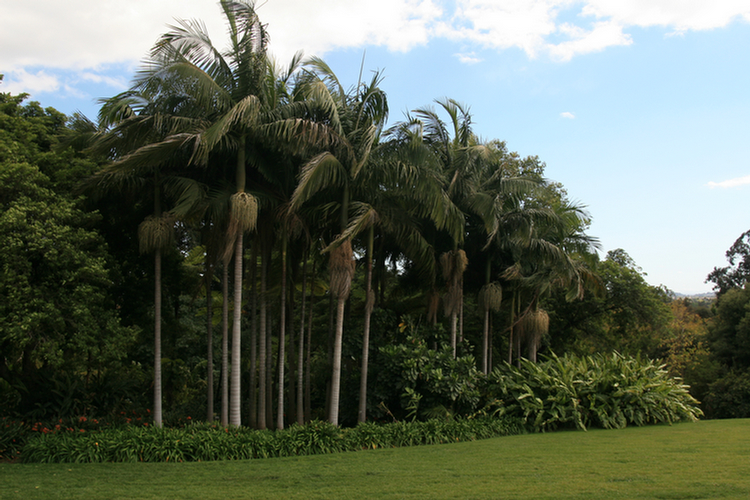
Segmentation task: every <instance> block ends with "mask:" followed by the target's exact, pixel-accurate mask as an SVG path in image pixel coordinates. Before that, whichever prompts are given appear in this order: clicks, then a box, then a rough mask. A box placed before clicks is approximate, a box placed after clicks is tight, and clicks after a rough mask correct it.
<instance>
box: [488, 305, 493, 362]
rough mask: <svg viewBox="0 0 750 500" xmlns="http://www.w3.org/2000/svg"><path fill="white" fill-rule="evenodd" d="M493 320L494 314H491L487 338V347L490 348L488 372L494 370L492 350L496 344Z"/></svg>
mask: <svg viewBox="0 0 750 500" xmlns="http://www.w3.org/2000/svg"><path fill="white" fill-rule="evenodd" d="M492 320H493V318H492V315H490V333H489V335H488V337H489V338H488V339H487V346H488V347H487V349H488V353H487V373H489V372H491V371H492V362H493V361H492V351H493V349H492V346H493V345H494V331H493V329H492V323H493V321H492Z"/></svg>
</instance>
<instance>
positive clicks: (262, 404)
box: [258, 242, 268, 429]
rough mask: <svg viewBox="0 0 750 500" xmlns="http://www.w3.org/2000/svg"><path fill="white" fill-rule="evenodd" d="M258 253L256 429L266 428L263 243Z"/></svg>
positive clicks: (265, 270) (265, 271) (265, 264)
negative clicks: (258, 310) (258, 298)
mask: <svg viewBox="0 0 750 500" xmlns="http://www.w3.org/2000/svg"><path fill="white" fill-rule="evenodd" d="M261 245H262V246H261V251H260V338H259V339H258V349H259V351H260V352H259V353H258V429H265V428H266V354H267V350H266V347H267V345H266V337H267V331H266V328H267V326H268V322H267V321H266V315H267V304H266V285H267V284H266V278H267V274H268V253H267V251H266V244H265V242H261Z"/></svg>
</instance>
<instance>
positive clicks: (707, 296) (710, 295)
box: [674, 292, 716, 302]
mask: <svg viewBox="0 0 750 500" xmlns="http://www.w3.org/2000/svg"><path fill="white" fill-rule="evenodd" d="M674 295H675V297H677V298H678V299H690V300H692V301H695V302H713V301H714V300H716V294H715V293H714V292H706V293H692V294H685V293H675V294H674Z"/></svg>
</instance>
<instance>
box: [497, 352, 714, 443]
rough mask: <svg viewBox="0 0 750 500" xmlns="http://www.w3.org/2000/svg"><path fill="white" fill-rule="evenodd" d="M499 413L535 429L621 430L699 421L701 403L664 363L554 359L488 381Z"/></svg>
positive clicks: (505, 369) (503, 371)
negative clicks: (597, 428)
mask: <svg viewBox="0 0 750 500" xmlns="http://www.w3.org/2000/svg"><path fill="white" fill-rule="evenodd" d="M488 384H489V387H488V395H490V396H494V397H496V398H497V400H498V401H497V404H498V405H499V409H498V413H499V414H501V415H504V416H512V417H517V418H520V419H522V420H523V422H524V424H525V425H526V426H527V427H528V428H530V429H532V430H535V431H548V430H555V429H557V428H561V427H567V428H569V427H575V428H578V429H582V430H586V429H587V428H588V427H601V428H604V429H621V428H624V427H626V426H628V425H637V426H641V425H646V424H657V423H670V424H671V423H672V422H678V421H683V420H684V421H695V420H697V419H698V418H699V417H701V416H702V415H703V412H702V411H701V410H700V408H698V401H696V400H695V398H693V397H692V396H691V395H690V393H689V392H688V387H687V386H686V385H683V384H682V381H681V380H680V379H678V378H674V377H672V376H670V375H669V373H668V372H667V370H666V369H665V366H664V365H659V364H657V363H655V362H653V361H651V360H643V359H640V358H632V357H625V356H622V355H620V354H618V353H614V354H611V355H609V356H604V355H595V356H583V357H578V356H562V357H557V356H554V355H553V356H552V357H551V358H549V359H547V360H546V361H544V362H542V363H538V364H537V363H532V362H530V361H528V360H522V362H521V366H520V368H516V367H513V366H510V365H508V364H505V365H504V366H499V367H497V368H496V369H495V370H494V371H493V372H492V373H491V374H490V375H489V377H488Z"/></svg>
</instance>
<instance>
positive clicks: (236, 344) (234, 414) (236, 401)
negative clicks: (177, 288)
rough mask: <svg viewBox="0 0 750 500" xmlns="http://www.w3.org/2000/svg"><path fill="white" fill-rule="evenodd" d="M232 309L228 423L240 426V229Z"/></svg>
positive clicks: (236, 244) (235, 254)
mask: <svg viewBox="0 0 750 500" xmlns="http://www.w3.org/2000/svg"><path fill="white" fill-rule="evenodd" d="M233 298H234V311H232V312H233V313H234V314H233V318H232V364H231V375H232V376H231V382H230V388H231V391H230V395H229V396H230V398H229V425H232V426H240V425H241V424H242V422H241V419H240V408H241V407H242V404H241V401H240V396H241V392H240V381H241V379H242V377H241V376H240V374H241V372H242V370H241V366H240V359H241V358H240V354H241V351H240V348H241V338H242V231H240V232H239V234H238V235H237V242H236V243H235V247H234V297H233Z"/></svg>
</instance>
